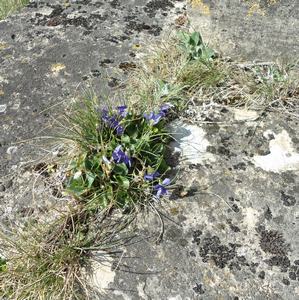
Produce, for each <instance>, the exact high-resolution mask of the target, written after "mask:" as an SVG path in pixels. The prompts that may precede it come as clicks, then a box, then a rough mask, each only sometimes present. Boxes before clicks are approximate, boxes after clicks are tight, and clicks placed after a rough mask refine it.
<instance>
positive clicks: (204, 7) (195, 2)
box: [189, 0, 211, 16]
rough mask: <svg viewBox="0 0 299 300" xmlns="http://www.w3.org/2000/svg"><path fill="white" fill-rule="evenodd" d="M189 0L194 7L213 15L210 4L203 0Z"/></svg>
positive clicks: (203, 12)
mask: <svg viewBox="0 0 299 300" xmlns="http://www.w3.org/2000/svg"><path fill="white" fill-rule="evenodd" d="M189 2H190V3H191V5H192V7H197V8H199V9H200V11H201V12H202V14H204V15H207V16H209V15H211V11H210V7H209V5H207V4H205V3H203V2H202V0H189Z"/></svg>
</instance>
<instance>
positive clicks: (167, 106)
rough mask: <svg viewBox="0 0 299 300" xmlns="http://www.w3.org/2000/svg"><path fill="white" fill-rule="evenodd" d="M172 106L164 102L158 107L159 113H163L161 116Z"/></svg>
mask: <svg viewBox="0 0 299 300" xmlns="http://www.w3.org/2000/svg"><path fill="white" fill-rule="evenodd" d="M170 107H172V105H171V104H169V103H164V104H163V105H162V106H161V107H160V114H163V117H164V116H165V115H166V114H167V113H168V110H169V108H170Z"/></svg>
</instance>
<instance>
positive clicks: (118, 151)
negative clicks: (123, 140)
mask: <svg viewBox="0 0 299 300" xmlns="http://www.w3.org/2000/svg"><path fill="white" fill-rule="evenodd" d="M112 158H113V160H114V161H115V162H116V163H117V164H120V163H125V164H126V165H127V166H129V167H131V159H130V158H129V156H127V155H126V153H125V152H124V151H122V147H121V145H119V146H117V147H116V148H115V149H114V151H113V153H112Z"/></svg>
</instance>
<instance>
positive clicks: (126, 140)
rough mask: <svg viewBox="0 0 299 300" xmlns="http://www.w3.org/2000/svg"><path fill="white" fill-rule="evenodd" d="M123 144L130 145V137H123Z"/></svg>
mask: <svg viewBox="0 0 299 300" xmlns="http://www.w3.org/2000/svg"><path fill="white" fill-rule="evenodd" d="M121 142H122V144H130V137H129V136H128V135H123V136H122V137H121Z"/></svg>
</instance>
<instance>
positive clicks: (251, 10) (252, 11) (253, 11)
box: [247, 3, 265, 17]
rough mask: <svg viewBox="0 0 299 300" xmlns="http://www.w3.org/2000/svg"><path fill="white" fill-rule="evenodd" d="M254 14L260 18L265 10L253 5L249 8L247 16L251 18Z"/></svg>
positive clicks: (257, 4) (255, 4)
mask: <svg viewBox="0 0 299 300" xmlns="http://www.w3.org/2000/svg"><path fill="white" fill-rule="evenodd" d="M254 14H258V15H261V16H264V15H265V10H264V9H262V8H261V6H260V4H259V3H254V4H252V5H251V6H250V7H249V10H248V13H247V15H248V16H249V17H252V16H253V15H254Z"/></svg>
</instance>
